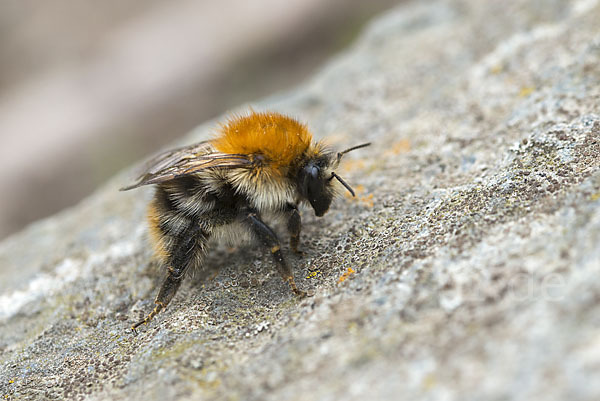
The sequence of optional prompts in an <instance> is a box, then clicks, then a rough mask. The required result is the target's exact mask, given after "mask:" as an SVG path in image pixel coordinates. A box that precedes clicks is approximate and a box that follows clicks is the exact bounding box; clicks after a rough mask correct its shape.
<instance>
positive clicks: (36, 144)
mask: <svg viewBox="0 0 600 401" xmlns="http://www.w3.org/2000/svg"><path fill="white" fill-rule="evenodd" d="M400 1H402V0H395V1H394V0H370V1H364V0H286V1H280V0H252V1H248V0H220V1H209V0H180V1H176V2H167V1H158V0H104V1H102V2H91V1H90V2H83V1H79V2H76V1H71V0H44V1H39V0H4V1H2V3H1V4H0V60H1V63H0V172H1V174H0V188H2V190H1V191H0V192H1V195H0V206H1V207H0V239H1V238H4V237H6V236H7V235H10V234H11V233H13V232H16V231H18V230H19V229H21V228H23V227H24V226H25V225H26V224H27V223H29V222H32V221H34V220H37V219H39V218H42V217H44V216H48V215H50V214H53V213H55V212H57V211H59V210H61V209H63V208H65V207H67V206H70V205H73V204H75V203H77V201H79V200H80V199H82V198H83V197H85V196H86V195H88V194H90V193H91V192H92V191H93V190H94V189H95V188H97V187H98V186H99V185H100V184H101V183H102V182H103V181H105V180H106V179H108V178H109V177H110V176H111V175H113V174H114V173H116V172H117V171H119V170H121V169H122V168H124V167H126V166H128V165H130V164H132V163H134V162H135V161H137V160H139V159H140V158H143V157H145V156H146V155H148V154H149V153H152V152H154V151H156V150H158V149H159V148H160V147H161V146H164V145H166V144H168V143H169V142H171V141H173V140H174V139H176V138H177V137H179V136H182V135H184V134H185V133H186V132H187V131H189V130H190V129H192V128H193V127H195V126H196V125H198V124H200V123H201V122H203V121H204V120H206V119H209V118H211V117H214V116H216V115H218V114H220V113H222V112H224V111H226V110H227V109H228V108H230V107H233V106H235V105H238V104H240V103H243V102H247V101H251V100H255V99H257V98H260V97H262V96H265V95H268V94H271V93H273V92H276V91H280V90H285V89H287V88H290V87H292V86H294V85H296V84H298V83H299V82H301V81H302V80H303V79H305V78H307V77H309V76H310V75H311V74H312V73H313V72H314V71H315V70H316V69H318V68H319V66H320V65H322V64H323V63H324V62H325V61H326V60H327V59H328V58H330V57H331V56H332V55H333V54H335V53H336V52H339V51H340V50H342V49H343V48H344V47H346V46H348V45H349V44H350V43H351V42H352V40H353V39H354V38H355V37H356V35H357V34H358V33H359V32H360V30H361V29H362V28H363V27H364V25H365V23H366V22H367V21H368V20H369V19H370V18H372V17H373V16H374V15H376V14H379V13H381V12H383V11H384V10H386V9H389V8H391V7H392V6H393V5H394V4H396V3H399V2H400Z"/></svg>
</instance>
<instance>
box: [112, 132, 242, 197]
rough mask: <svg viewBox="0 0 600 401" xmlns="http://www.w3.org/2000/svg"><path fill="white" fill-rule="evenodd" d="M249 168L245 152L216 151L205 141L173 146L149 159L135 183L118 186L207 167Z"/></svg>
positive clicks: (146, 182) (156, 180) (138, 184)
mask: <svg viewBox="0 0 600 401" xmlns="http://www.w3.org/2000/svg"><path fill="white" fill-rule="evenodd" d="M239 167H248V168H251V167H252V162H251V161H250V159H249V157H248V156H247V155H243V154H230V153H220V152H216V151H215V150H214V149H213V148H212V146H211V145H210V142H209V141H204V142H199V143H196V144H194V145H189V146H184V147H181V148H175V149H171V150H168V151H166V152H163V153H159V154H158V155H156V156H155V157H153V158H152V159H150V160H149V161H148V162H147V163H146V164H145V166H144V168H143V173H141V175H140V176H139V177H138V179H137V180H136V182H135V183H133V184H131V185H129V186H127V187H124V188H121V191H128V190H130V189H134V188H137V187H141V186H143V185H150V184H157V183H160V182H164V181H169V180H172V179H174V178H178V177H183V176H186V175H190V174H194V173H197V172H199V171H201V170H204V169H207V168H239Z"/></svg>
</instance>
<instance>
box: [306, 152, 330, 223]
mask: <svg viewBox="0 0 600 401" xmlns="http://www.w3.org/2000/svg"><path fill="white" fill-rule="evenodd" d="M331 164H332V160H331V157H330V156H329V155H327V156H322V157H319V158H315V159H311V160H309V161H308V162H307V163H306V164H305V165H304V166H303V167H302V168H301V169H300V172H299V174H298V188H299V191H300V195H302V197H304V198H305V199H306V200H308V202H309V203H310V205H311V206H312V207H313V209H314V210H315V214H316V215H317V216H319V217H320V216H323V215H324V214H325V212H327V210H328V209H329V206H330V205H331V201H332V200H333V196H334V193H335V192H334V189H333V182H332V178H333V177H334V176H333V175H332V173H331V171H330V166H331Z"/></svg>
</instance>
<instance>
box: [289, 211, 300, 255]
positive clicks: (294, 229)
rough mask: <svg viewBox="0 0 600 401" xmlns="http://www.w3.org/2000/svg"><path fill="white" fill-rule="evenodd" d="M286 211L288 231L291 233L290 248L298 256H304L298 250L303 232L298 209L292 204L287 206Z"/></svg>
mask: <svg viewBox="0 0 600 401" xmlns="http://www.w3.org/2000/svg"><path fill="white" fill-rule="evenodd" d="M285 211H286V213H287V216H288V221H287V229H288V232H289V233H290V248H292V251H294V253H296V254H298V255H302V251H301V250H299V249H298V244H299V243H300V231H301V230H302V219H301V218H300V213H299V212H298V207H297V206H296V205H294V204H292V203H288V204H286V205H285Z"/></svg>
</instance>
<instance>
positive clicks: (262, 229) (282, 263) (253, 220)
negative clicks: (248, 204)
mask: <svg viewBox="0 0 600 401" xmlns="http://www.w3.org/2000/svg"><path fill="white" fill-rule="evenodd" d="M244 221H246V222H247V223H248V224H249V225H250V227H251V228H252V230H253V231H254V233H255V234H256V236H257V237H258V238H259V239H260V241H261V242H262V243H263V245H265V246H266V247H268V248H269V249H270V250H271V254H272V255H273V258H274V259H275V266H276V267H277V271H278V272H279V274H280V275H281V277H282V278H283V280H284V281H286V282H287V283H288V284H289V285H290V287H291V288H292V291H294V294H296V295H298V296H300V297H305V296H306V295H307V294H306V292H305V291H302V290H300V289H298V287H297V286H296V282H295V281H294V275H293V274H292V269H290V267H289V265H288V264H287V262H286V260H285V259H284V257H283V254H282V253H281V245H280V243H279V239H277V235H276V234H275V232H273V230H272V229H271V227H269V226H268V225H266V224H265V223H264V222H263V221H262V220H261V219H260V217H258V213H257V212H255V211H253V210H249V211H248V212H247V213H246V214H245V217H244Z"/></svg>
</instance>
